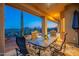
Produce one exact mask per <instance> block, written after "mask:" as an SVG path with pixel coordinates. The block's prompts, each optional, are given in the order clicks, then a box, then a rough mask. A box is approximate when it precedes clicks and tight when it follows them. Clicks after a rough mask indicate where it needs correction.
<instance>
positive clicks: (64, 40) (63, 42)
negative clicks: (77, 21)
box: [60, 33, 67, 50]
mask: <svg viewBox="0 0 79 59" xmlns="http://www.w3.org/2000/svg"><path fill="white" fill-rule="evenodd" d="M66 35H67V33H64V39H63V41H62V44H61V47H60V50H62V48H63V46H64V44H65V42H66Z"/></svg>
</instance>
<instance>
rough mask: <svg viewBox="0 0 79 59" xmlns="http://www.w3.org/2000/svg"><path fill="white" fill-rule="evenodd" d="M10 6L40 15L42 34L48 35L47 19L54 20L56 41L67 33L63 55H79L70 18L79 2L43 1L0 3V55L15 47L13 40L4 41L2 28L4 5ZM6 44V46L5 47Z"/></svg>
mask: <svg viewBox="0 0 79 59" xmlns="http://www.w3.org/2000/svg"><path fill="white" fill-rule="evenodd" d="M5 5H8V6H12V7H14V8H16V9H19V10H22V11H25V12H28V13H30V14H33V15H35V16H38V17H41V18H42V19H43V21H42V34H43V35H48V31H47V21H48V20H50V21H52V22H56V23H57V24H58V32H59V33H60V38H59V41H58V43H60V42H62V40H63V38H64V33H65V32H66V33H68V35H67V37H66V39H67V40H66V48H65V51H64V54H65V56H79V53H78V51H79V48H77V47H76V46H75V45H77V44H78V41H79V40H78V36H77V33H76V32H75V31H74V30H73V29H72V26H71V25H72V19H73V13H74V11H75V10H78V8H79V4H68V3H58V4H56V3H45V4H42V3H40V4H37V3H36V4H33V3H29V4H28V3H27V4H24V3H6V4H0V19H1V20H0V27H1V28H0V55H8V54H7V53H14V54H13V55H15V52H14V51H15V50H14V49H15V48H16V47H17V45H16V43H15V42H13V41H5V35H4V34H5V30H4V29H5V28H4V6H5ZM21 22H22V23H21V25H22V26H21V34H22V33H23V32H24V28H23V27H24V26H23V19H22V20H21ZM7 46H8V47H7Z"/></svg>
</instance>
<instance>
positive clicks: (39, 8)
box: [7, 3, 68, 22]
mask: <svg viewBox="0 0 79 59" xmlns="http://www.w3.org/2000/svg"><path fill="white" fill-rule="evenodd" d="M7 5H9V6H12V7H15V8H17V9H20V10H23V11H26V12H29V13H31V14H33V15H37V16H40V17H41V16H45V17H47V18H48V19H49V20H52V21H55V22H58V21H59V19H60V13H61V12H63V11H64V9H65V6H67V5H68V4H66V3H57V4H56V3H7Z"/></svg>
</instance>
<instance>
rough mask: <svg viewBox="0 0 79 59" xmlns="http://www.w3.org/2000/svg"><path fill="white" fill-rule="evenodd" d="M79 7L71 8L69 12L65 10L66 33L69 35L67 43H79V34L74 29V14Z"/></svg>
mask: <svg viewBox="0 0 79 59" xmlns="http://www.w3.org/2000/svg"><path fill="white" fill-rule="evenodd" d="M78 8H79V7H77V6H73V5H72V6H69V7H68V9H67V10H65V13H64V16H65V20H66V23H65V24H66V25H65V27H66V32H67V33H68V35H67V42H72V43H77V42H78V37H77V33H76V32H75V31H74V30H73V29H72V20H73V13H74V11H75V10H78Z"/></svg>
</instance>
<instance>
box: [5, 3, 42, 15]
mask: <svg viewBox="0 0 79 59" xmlns="http://www.w3.org/2000/svg"><path fill="white" fill-rule="evenodd" d="M6 5H8V6H12V7H14V8H16V9H19V10H22V11H25V12H28V13H31V14H33V15H36V16H43V14H42V13H41V12H39V11H37V10H35V8H33V7H30V6H28V5H27V4H25V5H24V4H22V3H6Z"/></svg>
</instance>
